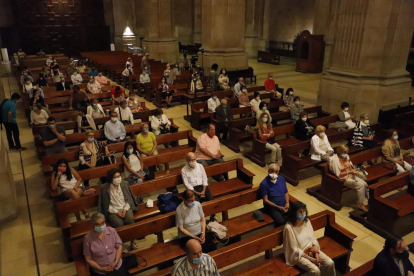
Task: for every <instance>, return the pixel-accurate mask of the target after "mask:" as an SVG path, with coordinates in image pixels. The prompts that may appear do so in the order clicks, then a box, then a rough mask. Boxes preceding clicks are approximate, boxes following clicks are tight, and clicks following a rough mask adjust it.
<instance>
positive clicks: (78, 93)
mask: <svg viewBox="0 0 414 276" xmlns="http://www.w3.org/2000/svg"><path fill="white" fill-rule="evenodd" d="M89 102H90V99H89V96H88V94H86V92H85V91H83V90H81V89H80V87H79V86H77V85H74V86H73V87H72V93H71V94H70V99H69V109H70V110H72V109H73V107H72V106H73V104H75V106H76V109H80V108H82V107H83V108H88V106H89Z"/></svg>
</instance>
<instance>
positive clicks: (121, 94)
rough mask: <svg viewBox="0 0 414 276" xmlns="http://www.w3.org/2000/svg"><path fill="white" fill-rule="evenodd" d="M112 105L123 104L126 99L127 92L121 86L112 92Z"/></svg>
mask: <svg viewBox="0 0 414 276" xmlns="http://www.w3.org/2000/svg"><path fill="white" fill-rule="evenodd" d="M111 97H112V105H115V103H119V102H121V101H122V100H123V99H124V98H125V91H124V90H123V89H121V87H120V86H116V87H115V88H112V90H111Z"/></svg>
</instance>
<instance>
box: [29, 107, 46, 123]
mask: <svg viewBox="0 0 414 276" xmlns="http://www.w3.org/2000/svg"><path fill="white" fill-rule="evenodd" d="M47 118H49V115H48V114H47V112H46V111H44V110H43V109H42V110H40V114H39V115H37V113H36V112H34V111H32V112H30V121H31V122H32V124H36V125H40V124H46V122H47ZM35 121H36V123H35Z"/></svg>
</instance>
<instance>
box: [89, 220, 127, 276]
mask: <svg viewBox="0 0 414 276" xmlns="http://www.w3.org/2000/svg"><path fill="white" fill-rule="evenodd" d="M91 224H92V227H93V229H92V230H91V231H90V232H89V233H88V234H86V235H85V237H84V238H83V255H84V256H85V260H86V262H87V263H88V265H89V272H90V274H91V276H100V275H105V274H108V273H111V272H113V273H116V275H131V274H129V272H128V270H127V269H126V268H125V266H124V265H123V263H122V258H121V256H122V240H121V238H120V237H119V236H118V233H117V232H116V230H115V229H114V228H112V227H106V224H105V216H104V215H102V214H101V213H95V214H93V215H92V217H91Z"/></svg>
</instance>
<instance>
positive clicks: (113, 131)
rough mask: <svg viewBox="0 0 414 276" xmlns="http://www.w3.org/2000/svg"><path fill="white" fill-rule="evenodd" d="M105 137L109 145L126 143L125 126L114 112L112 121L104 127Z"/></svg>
mask: <svg viewBox="0 0 414 276" xmlns="http://www.w3.org/2000/svg"><path fill="white" fill-rule="evenodd" d="M104 132H105V137H106V139H108V144H115V143H119V142H122V141H124V139H125V136H126V132H125V126H124V125H123V124H122V123H121V122H120V121H119V120H118V113H117V112H115V111H112V113H111V119H110V120H109V121H107V122H106V123H105V125H104Z"/></svg>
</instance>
